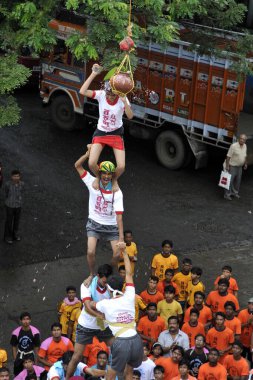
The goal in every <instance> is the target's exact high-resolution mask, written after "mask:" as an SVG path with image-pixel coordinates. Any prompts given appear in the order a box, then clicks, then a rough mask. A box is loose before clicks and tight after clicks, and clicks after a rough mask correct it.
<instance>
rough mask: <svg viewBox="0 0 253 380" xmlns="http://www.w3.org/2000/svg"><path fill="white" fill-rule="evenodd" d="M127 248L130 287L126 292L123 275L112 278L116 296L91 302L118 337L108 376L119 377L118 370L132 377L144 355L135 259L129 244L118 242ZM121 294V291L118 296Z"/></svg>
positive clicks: (128, 378)
mask: <svg viewBox="0 0 253 380" xmlns="http://www.w3.org/2000/svg"><path fill="white" fill-rule="evenodd" d="M118 247H119V249H120V250H121V251H123V257H124V264H125V269H126V287H125V292H124V294H122V292H121V290H122V288H123V284H124V281H123V279H122V278H121V277H120V276H111V277H109V278H108V281H107V287H108V289H109V290H110V291H111V294H112V296H113V298H111V299H104V300H102V301H99V302H94V301H91V302H90V307H91V308H93V309H94V310H97V311H99V312H101V313H103V314H104V315H105V321H106V322H107V323H108V325H109V328H110V329H111V331H112V334H113V335H114V337H115V340H114V342H113V344H112V347H111V353H112V363H111V368H110V369H108V373H107V375H106V379H107V380H115V378H116V374H117V373H119V374H123V373H124V374H125V379H126V380H132V376H133V368H135V367H139V366H140V365H141V363H142V359H143V346H142V340H141V338H140V336H139V334H138V333H137V331H136V323H135V287H134V284H133V276H132V271H131V263H130V260H129V257H128V254H127V253H126V250H125V248H126V244H125V243H118ZM117 294H120V296H118V295H117Z"/></svg>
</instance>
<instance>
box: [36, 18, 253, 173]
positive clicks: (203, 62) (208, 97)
mask: <svg viewBox="0 0 253 380" xmlns="http://www.w3.org/2000/svg"><path fill="white" fill-rule="evenodd" d="M49 25H50V27H51V28H52V29H54V30H55V31H56V34H57V44H56V46H55V47H54V50H53V51H52V52H51V53H50V54H48V56H46V57H44V58H43V59H42V61H41V67H42V72H41V82H40V95H41V97H42V100H43V103H44V104H46V105H49V106H50V108H51V116H52V120H53V122H54V124H56V126H58V127H59V128H62V129H64V130H68V131H70V130H72V129H74V128H75V125H76V122H77V117H78V114H80V115H84V116H85V119H86V121H87V120H93V121H95V120H96V119H97V118H98V105H97V102H96V101H94V100H93V99H88V98H84V97H83V96H81V95H80V94H79V90H80V87H81V85H82V83H83V82H84V80H85V78H86V77H87V76H88V75H89V74H90V72H91V68H92V65H93V63H94V62H92V61H87V62H83V61H78V60H76V58H75V57H74V56H73V55H72V54H71V52H70V51H69V49H68V48H67V47H66V46H65V43H64V41H65V40H66V39H67V37H68V36H69V35H70V34H71V33H73V32H74V31H76V30H80V31H83V30H84V29H83V21H82V22H81V20H80V19H78V18H77V20H75V19H72V20H71V22H70V21H69V19H68V20H67V21H65V20H64V17H63V18H57V19H53V20H51V21H50V24H49ZM231 35H232V37H231V36H230V37H229V38H233V32H231ZM181 36H184V30H182V31H181ZM191 46H192V45H191V43H190V42H187V41H184V40H183V38H181V39H180V40H174V41H173V42H172V43H170V44H169V45H168V46H167V47H166V49H164V48H162V47H161V46H160V45H158V44H156V43H153V42H151V41H150V42H149V43H146V44H144V43H138V45H137V57H138V65H137V68H136V70H135V72H134V80H135V89H134V91H133V93H132V94H131V95H130V102H131V105H132V108H133V112H134V118H133V119H132V120H131V121H130V122H129V121H127V120H125V123H126V124H127V127H128V131H129V133H130V135H132V136H134V137H136V138H140V139H152V140H153V141H154V143H155V150H156V155H157V158H158V160H159V161H160V163H161V164H162V165H164V166H165V167H167V168H168V169H171V170H177V169H180V168H182V167H185V166H187V165H189V163H190V162H191V161H192V158H193V157H194V158H195V168H200V167H204V166H205V165H206V163H207V158H208V146H213V147H216V148H219V149H223V150H224V156H225V151H226V150H227V149H228V148H229V146H230V145H231V144H232V143H233V142H235V141H236V138H237V133H238V120H239V115H240V112H241V110H242V109H243V102H244V97H245V82H240V81H239V80H238V79H237V75H236V73H235V72H233V71H232V70H231V65H232V63H233V58H232V55H229V54H228V55H227V57H226V58H215V57H210V56H207V55H204V56H201V55H199V54H198V53H197V51H194V50H192V47H191ZM103 76H104V74H103V75H100V76H98V77H97V78H96V79H95V80H94V81H93V83H92V86H91V89H99V88H101V83H102V81H103ZM243 132H245V131H243ZM251 161H252V163H253V155H252V156H250V159H249V163H251Z"/></svg>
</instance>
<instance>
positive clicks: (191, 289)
mask: <svg viewBox="0 0 253 380" xmlns="http://www.w3.org/2000/svg"><path fill="white" fill-rule="evenodd" d="M202 272H203V271H202V269H201V268H199V267H193V268H192V270H191V280H190V281H189V282H188V285H187V288H186V293H187V304H188V305H187V306H193V305H194V303H195V302H194V294H195V292H197V291H199V292H203V293H205V285H204V284H203V282H202V281H200V277H201V275H202Z"/></svg>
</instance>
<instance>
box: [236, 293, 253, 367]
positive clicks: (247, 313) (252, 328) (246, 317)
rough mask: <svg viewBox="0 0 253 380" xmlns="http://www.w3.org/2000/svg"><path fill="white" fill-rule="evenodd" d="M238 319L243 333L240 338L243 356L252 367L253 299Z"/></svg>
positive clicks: (250, 299)
mask: <svg viewBox="0 0 253 380" xmlns="http://www.w3.org/2000/svg"><path fill="white" fill-rule="evenodd" d="M238 319H239V320H240V321H241V324H242V333H241V337H240V341H241V342H242V344H243V352H242V356H244V357H245V358H246V359H248V361H249V362H250V365H251V367H252V363H253V361H252V354H253V342H252V351H251V336H252V333H253V297H251V298H249V300H248V307H247V308H246V309H242V310H241V311H240V313H239V315H238Z"/></svg>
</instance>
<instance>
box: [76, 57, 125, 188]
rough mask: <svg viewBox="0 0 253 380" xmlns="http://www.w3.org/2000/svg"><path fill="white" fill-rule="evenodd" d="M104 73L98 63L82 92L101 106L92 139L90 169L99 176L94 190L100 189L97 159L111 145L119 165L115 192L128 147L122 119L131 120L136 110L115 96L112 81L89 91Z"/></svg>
mask: <svg viewBox="0 0 253 380" xmlns="http://www.w3.org/2000/svg"><path fill="white" fill-rule="evenodd" d="M102 71H103V67H102V66H99V65H98V64H97V63H95V64H94V65H93V66H92V73H91V74H90V76H89V77H88V78H87V79H86V81H85V82H84V84H83V85H82V87H81V89H80V94H81V95H84V96H86V97H87V98H93V99H96V100H97V101H98V103H99V119H98V125H97V129H96V131H95V133H94V135H93V139H92V148H91V154H90V158H89V168H90V170H91V171H92V172H93V173H94V174H95V176H96V177H97V179H96V181H95V182H94V183H93V186H94V188H95V189H98V185H99V172H98V169H97V163H98V159H99V156H100V154H101V152H102V150H103V148H104V146H105V145H108V146H110V147H111V148H112V149H113V152H114V155H115V159H116V162H117V169H116V172H115V174H114V177H113V191H117V190H118V184H117V179H118V178H119V177H120V176H121V175H122V174H123V172H124V171H125V147H124V141H123V137H122V136H123V133H124V128H123V121H122V117H123V114H124V113H125V114H126V116H127V117H128V119H132V118H133V111H132V109H131V106H130V103H129V100H128V99H127V97H126V96H125V97H119V96H118V95H117V94H115V93H114V92H113V91H112V89H111V87H110V84H109V82H106V86H105V90H99V91H92V90H89V89H88V88H89V86H90V84H91V82H92V81H93V79H94V78H95V77H96V76H97V75H98V74H100V73H101V72H102Z"/></svg>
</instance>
